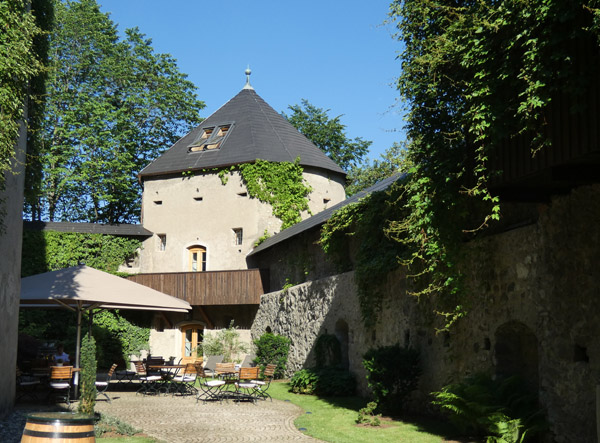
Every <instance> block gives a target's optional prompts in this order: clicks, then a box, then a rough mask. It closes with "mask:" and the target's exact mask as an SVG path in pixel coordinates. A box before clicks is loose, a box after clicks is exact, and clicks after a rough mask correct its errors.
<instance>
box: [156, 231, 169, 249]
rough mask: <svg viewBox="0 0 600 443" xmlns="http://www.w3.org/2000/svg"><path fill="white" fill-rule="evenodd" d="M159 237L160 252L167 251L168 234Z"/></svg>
mask: <svg viewBox="0 0 600 443" xmlns="http://www.w3.org/2000/svg"><path fill="white" fill-rule="evenodd" d="M157 235H158V250H159V251H164V250H166V249H167V234H157Z"/></svg>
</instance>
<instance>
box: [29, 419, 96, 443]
mask: <svg viewBox="0 0 600 443" xmlns="http://www.w3.org/2000/svg"><path fill="white" fill-rule="evenodd" d="M59 441H60V442H61V443H69V442H77V443H88V442H95V441H96V437H95V435H94V417H91V416H89V415H83V414H74V413H72V412H34V413H32V414H28V415H27V423H26V424H25V429H23V437H22V438H21V443H23V442H25V443H29V442H31V443H41V442H59Z"/></svg>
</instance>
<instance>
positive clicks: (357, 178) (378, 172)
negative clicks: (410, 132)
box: [346, 143, 409, 196]
mask: <svg viewBox="0 0 600 443" xmlns="http://www.w3.org/2000/svg"><path fill="white" fill-rule="evenodd" d="M408 169H409V164H408V163H407V161H406V147H405V143H394V144H393V145H392V146H390V147H389V148H388V149H386V150H385V152H384V153H383V154H381V155H380V156H379V158H378V159H375V160H369V159H366V160H363V161H362V162H361V164H360V165H358V166H356V167H354V168H352V169H351V170H350V172H349V173H348V178H347V179H348V185H347V186H346V195H348V196H351V195H354V194H356V193H357V192H359V191H362V190H363V189H366V188H368V187H370V186H373V185H374V184H376V183H377V182H379V181H381V180H383V179H384V178H387V177H390V176H392V175H394V174H395V173H396V172H406V171H407V170H408Z"/></svg>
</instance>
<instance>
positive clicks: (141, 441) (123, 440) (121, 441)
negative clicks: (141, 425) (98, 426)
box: [96, 437, 156, 443]
mask: <svg viewBox="0 0 600 443" xmlns="http://www.w3.org/2000/svg"><path fill="white" fill-rule="evenodd" d="M96 440H98V441H101V442H102V443H113V442H118V443H155V442H156V440H154V439H153V438H149V437H118V438H113V437H110V438H101V437H100V438H96Z"/></svg>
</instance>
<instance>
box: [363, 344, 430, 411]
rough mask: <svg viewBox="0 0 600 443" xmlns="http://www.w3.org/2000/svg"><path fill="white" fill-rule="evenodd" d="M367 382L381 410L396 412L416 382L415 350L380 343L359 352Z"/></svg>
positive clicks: (419, 373) (413, 388)
mask: <svg viewBox="0 0 600 443" xmlns="http://www.w3.org/2000/svg"><path fill="white" fill-rule="evenodd" d="M363 366H364V367H365V369H366V371H367V383H368V385H369V388H371V391H372V393H373V397H374V398H375V401H376V402H377V403H378V404H379V406H380V407H381V409H382V410H383V411H384V412H389V413H396V412H399V411H400V410H401V408H402V406H403V403H404V400H405V399H406V397H407V396H408V395H409V394H410V393H411V392H412V391H414V390H415V389H416V388H417V386H418V383H419V376H420V375H421V372H422V370H421V366H420V360H419V352H418V351H417V350H415V349H411V348H404V347H402V346H400V345H398V344H396V345H392V346H381V347H378V348H373V349H370V350H369V351H367V353H366V354H365V355H364V356H363Z"/></svg>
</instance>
